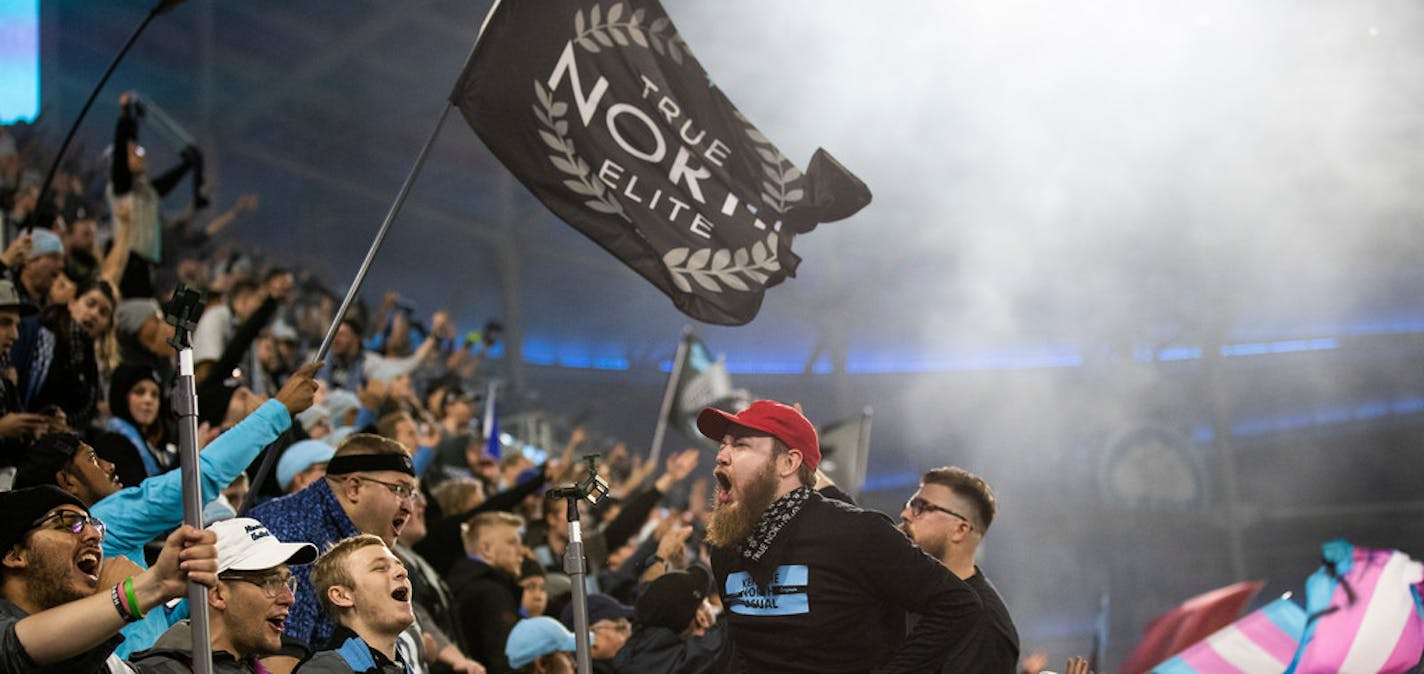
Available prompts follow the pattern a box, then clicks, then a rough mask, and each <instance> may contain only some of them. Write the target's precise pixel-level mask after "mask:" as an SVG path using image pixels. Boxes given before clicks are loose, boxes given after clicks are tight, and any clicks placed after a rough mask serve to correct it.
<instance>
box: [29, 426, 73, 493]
mask: <svg viewBox="0 0 1424 674" xmlns="http://www.w3.org/2000/svg"><path fill="white" fill-rule="evenodd" d="M80 442H81V441H80V440H79V436H77V435H75V434H73V433H50V434H49V435H45V436H43V437H41V438H40V439H39V440H36V441H35V444H34V446H32V447H30V451H28V452H26V453H25V455H24V456H23V457H21V458H20V462H19V465H18V466H16V468H15V488H16V489H23V488H25V487H35V486H38V485H42V484H54V474H55V473H58V472H59V471H61V470H63V469H64V466H65V465H66V464H68V463H69V462H70V461H71V460H73V459H74V455H75V454H76V453H77V452H78V451H79V444H80Z"/></svg>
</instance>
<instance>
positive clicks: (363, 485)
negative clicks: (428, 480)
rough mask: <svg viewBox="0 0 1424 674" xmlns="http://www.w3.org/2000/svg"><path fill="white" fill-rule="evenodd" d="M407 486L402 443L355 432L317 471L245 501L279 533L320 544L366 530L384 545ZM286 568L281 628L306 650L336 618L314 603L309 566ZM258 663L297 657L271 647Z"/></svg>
mask: <svg viewBox="0 0 1424 674" xmlns="http://www.w3.org/2000/svg"><path fill="white" fill-rule="evenodd" d="M415 489H416V481H415V466H414V464H412V463H411V460H410V452H409V451H408V450H407V449H406V447H405V446H404V445H402V444H400V443H399V442H396V441H395V440H391V439H388V438H383V437H381V436H379V435H372V434H369V433H356V434H354V435H351V436H350V437H348V438H346V440H344V441H343V442H342V443H341V446H340V447H337V448H336V452H335V453H334V454H332V457H331V461H330V462H328V463H327V465H326V476H325V478H324V479H320V480H317V481H315V482H313V483H311V484H310V485H307V487H306V488H305V489H303V490H301V491H299V492H297V493H295V494H288V495H287V496H283V497H281V498H277V499H273V500H271V501H268V502H266V503H263V504H262V505H260V506H257V507H256V508H253V509H252V512H251V517H252V518H253V519H255V520H257V521H259V522H261V523H263V524H264V525H266V526H267V528H268V529H270V530H271V532H272V533H273V534H274V535H276V536H277V538H278V539H279V540H285V541H310V542H312V543H315V544H316V545H317V546H318V547H325V546H327V545H330V544H332V543H335V542H337V541H340V540H343V539H347V538H351V537H353V536H358V535H361V534H371V535H375V536H378V537H380V539H381V540H382V541H384V542H385V544H386V546H387V547H390V546H393V545H395V543H396V538H397V537H398V536H399V535H400V533H401V531H402V530H403V529H404V528H405V524H406V522H407V521H408V520H409V519H410V518H411V516H412V513H413V512H414V498H415ZM292 575H293V576H294V577H295V578H296V579H297V591H296V603H295V604H293V605H292V608H291V611H290V612H289V613H288V615H287V620H286V623H285V630H286V634H287V636H289V637H292V638H294V639H296V640H298V641H300V642H302V644H304V645H305V646H307V647H308V648H310V649H312V650H314V651H316V650H321V649H323V648H326V647H327V646H328V645H329V641H330V639H331V635H332V632H333V631H335V629H336V624H335V623H334V622H332V619H331V617H330V616H329V615H327V614H326V613H324V612H322V611H321V608H320V606H319V604H318V602H317V595H316V590H315V589H314V588H313V587H312V581H311V574H310V569H308V568H305V567H297V568H296V569H293V570H292ZM262 664H263V666H265V667H266V668H267V669H268V671H270V672H273V673H274V674H285V673H287V672H291V671H292V668H294V667H295V666H296V664H297V659H296V658H290V657H286V656H282V655H278V656H273V657H268V658H265V659H263V661H262Z"/></svg>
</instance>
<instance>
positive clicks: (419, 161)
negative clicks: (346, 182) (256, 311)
mask: <svg viewBox="0 0 1424 674" xmlns="http://www.w3.org/2000/svg"><path fill="white" fill-rule="evenodd" d="M452 107H454V104H452V103H450V102H449V101H446V102H445V107H444V109H442V110H441V111H440V118H439V119H437V120H435V128H434V129H431V130H430V137H429V138H426V139H425V145H423V146H421V148H420V154H418V155H416V157H415V165H414V166H411V167H410V172H409V173H407V174H406V176H405V182H403V183H401V187H400V191H399V192H397V193H396V198H395V201H393V202H392V203H391V208H390V210H388V211H386V219H385V220H384V221H382V222H381V228H380V229H379V230H377V231H376V238H375V239H374V240H372V241H371V247H370V249H368V250H367V251H366V259H364V260H362V261H361V268H360V269H358V270H356V278H355V279H353V280H352V281H351V287H350V288H348V289H347V290H346V297H345V298H344V299H342V300H341V307H340V308H338V309H337V310H336V315H335V316H334V317H333V318H332V321H331V327H329V328H327V330H326V337H324V338H323V339H322V340H321V347H320V348H318V349H317V351H316V355H315V356H313V357H312V360H311V362H313V363H315V362H317V361H319V360H325V359H326V354H327V352H328V351H330V350H331V342H332V340H333V339H335V338H336V331H337V329H338V328H340V327H341V320H342V319H343V318H345V317H346V311H347V310H348V309H350V308H351V302H352V301H354V300H355V299H356V293H357V292H359V291H360V290H361V284H362V283H364V282H365V281H366V272H367V271H370V269H371V262H372V261H374V260H375V259H376V253H378V252H380V250H381V244H382V243H384V242H385V240H386V233H387V232H389V231H390V229H391V223H392V222H395V219H396V215H397V214H398V213H400V209H401V206H403V205H404V204H405V198H406V197H407V196H408V195H409V194H410V188H411V186H412V185H414V184H415V179H416V178H418V177H419V176H420V169H421V167H423V166H425V159H426V157H428V156H429V155H430V148H431V147H432V146H433V145H435V139H436V137H438V136H439V135H440V128H441V127H443V126H445V118H446V117H448V116H449V115H450V108H452ZM279 453H280V452H277V451H273V450H271V449H269V450H268V451H267V452H266V456H263V457H262V465H261V466H259V467H258V468H257V474H256V475H254V476H253V477H252V486H251V487H249V488H248V490H247V496H246V497H245V498H244V499H243V500H242V507H241V508H239V509H238V511H237V512H238V514H239V515H242V514H244V513H246V512H247V509H248V508H251V507H252V505H253V501H254V499H256V498H257V495H258V493H259V488H260V487H261V486H262V483H263V482H265V481H266V480H267V477H268V475H270V474H271V473H272V467H273V466H274V465H275V464H276V463H277V455H278V454H279Z"/></svg>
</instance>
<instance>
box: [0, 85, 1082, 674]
mask: <svg viewBox="0 0 1424 674" xmlns="http://www.w3.org/2000/svg"><path fill="white" fill-rule="evenodd" d="M143 122H144V115H143V109H142V104H141V103H140V102H139V101H137V100H134V99H132V98H131V97H129V96H127V95H125V96H124V97H122V98H121V99H120V101H119V106H118V110H117V123H116V124H115V132H114V136H113V139H114V144H113V147H112V148H111V150H110V152H109V153H108V156H107V158H106V159H104V160H103V162H102V164H101V166H100V167H99V168H95V169H86V168H85V166H86V165H85V163H84V162H83V161H78V160H76V161H71V162H68V163H66V164H63V165H61V167H60V170H59V171H58V173H57V176H56V179H55V180H54V182H53V186H52V188H51V189H50V191H49V193H48V194H47V195H46V196H45V197H44V199H43V200H41V198H40V197H41V195H40V182H41V179H42V175H43V174H42V171H43V169H44V168H45V167H47V166H48V162H50V161H51V160H52V158H53V157H52V151H53V149H52V148H50V147H47V146H46V145H45V142H44V139H43V137H42V135H41V134H39V133H37V131H36V129H35V128H34V127H29V126H16V127H5V128H0V207H3V218H4V222H3V234H4V245H3V253H0V359H3V363H0V365H3V368H4V371H3V376H0V489H3V491H0V511H3V512H4V513H5V514H4V516H3V517H4V522H3V527H0V529H3V535H4V538H3V540H0V554H3V567H0V626H3V631H0V640H3V642H4V645H3V646H0V672H91V671H133V670H136V671H140V672H189V671H193V663H192V659H193V651H194V647H193V633H192V630H191V626H190V623H189V622H188V621H187V616H188V609H187V605H186V602H184V601H176V600H179V599H181V598H183V597H184V596H186V588H187V586H188V583H189V582H190V581H192V582H198V583H202V584H204V585H206V586H207V587H208V588H209V589H208V593H207V597H208V614H209V620H210V636H211V644H212V649H213V652H214V666H215V671H219V672H287V671H300V672H572V671H574V655H573V651H574V635H573V634H572V632H571V629H573V626H574V624H575V621H574V617H573V606H572V601H571V597H572V594H573V593H572V591H571V590H572V588H571V583H572V581H571V579H570V575H569V574H568V573H567V570H566V569H567V567H566V566H565V560H564V554H565V551H566V550H567V549H568V547H569V544H570V538H571V535H570V522H569V520H568V517H567V511H566V506H565V504H564V502H563V501H558V500H547V499H545V498H544V492H545V488H546V487H548V486H554V485H563V484H567V483H569V482H573V481H576V480H578V479H581V478H582V477H583V476H584V473H583V471H584V468H583V466H582V465H581V464H579V462H578V461H576V460H574V459H575V455H576V453H578V452H579V450H580V448H581V447H583V448H587V446H588V445H589V444H591V443H590V441H589V439H588V438H587V437H586V435H585V433H584V432H583V431H582V430H581V429H578V428H572V429H570V430H569V432H568V433H567V438H566V439H567V441H566V442H565V443H564V446H563V447H562V451H561V453H557V454H558V455H557V456H554V454H555V453H553V452H551V453H550V455H549V456H548V457H541V456H539V455H538V454H537V453H535V454H533V457H534V458H531V454H529V453H526V452H524V451H522V449H521V448H518V447H504V446H501V444H500V443H499V441H498V439H496V441H495V442H493V443H491V442H490V440H489V439H488V438H486V437H484V435H483V433H482V431H481V424H480V423H479V422H480V419H479V417H480V411H481V407H482V399H481V396H480V395H479V394H478V393H476V392H478V391H482V390H484V382H483V381H482V380H481V372H480V365H481V363H482V362H483V360H484V356H485V352H486V350H488V349H489V348H491V347H492V346H494V345H495V344H496V343H497V340H498V334H497V332H498V326H497V325H494V324H491V325H487V326H485V327H484V329H483V330H482V331H481V332H479V333H474V332H466V333H463V334H462V333H461V331H460V330H459V329H458V328H457V326H456V325H455V321H453V320H452V319H451V317H450V316H449V315H448V314H447V313H446V312H444V311H436V312H434V313H432V314H430V315H428V316H420V315H417V314H416V312H415V311H414V310H413V309H412V308H411V307H409V306H406V305H405V304H404V303H403V302H402V300H401V298H400V296H399V295H398V294H396V293H395V292H387V293H385V294H384V295H383V296H382V299H381V301H380V302H379V303H376V304H375V305H373V306H371V307H367V306H365V305H361V304H358V305H357V306H356V307H355V308H354V310H353V311H352V312H350V314H349V315H348V316H346V317H344V318H343V319H342V320H341V321H340V323H339V328H338V330H337V331H336V333H335V336H334V339H333V341H332V345H331V349H330V352H329V354H327V356H326V358H325V360H324V361H323V362H310V363H309V362H308V361H309V360H310V359H311V357H312V355H313V354H314V352H315V351H316V348H317V346H318V345H319V344H320V343H321V340H322V338H323V337H324V335H325V332H326V331H327V329H328V327H329V326H330V325H331V324H332V323H333V321H334V319H335V316H334V314H335V311H336V307H337V305H338V300H337V297H336V295H335V294H334V293H332V292H331V291H330V290H329V288H328V287H327V286H326V285H325V284H324V283H323V281H324V280H323V279H317V278H312V277H310V276H307V275H304V274H301V273H294V272H292V271H291V270H288V269H283V268H281V267H277V266H274V265H271V264H267V263H266V262H265V261H264V260H262V259H260V258H259V257H256V256H255V255H253V254H252V253H250V252H245V251H244V249H243V248H241V247H240V246H238V245H236V243H235V241H234V240H231V239H229V238H228V237H229V235H230V229H231V228H232V227H233V226H234V224H235V223H237V222H239V221H240V220H241V219H242V218H243V217H245V216H246V215H247V214H248V213H250V212H252V211H254V210H256V209H258V208H259V206H260V204H259V200H258V198H257V196H255V195H244V196H242V197H240V198H238V199H237V200H236V201H235V202H234V203H232V204H231V205H230V206H228V207H227V208H226V210H218V212H216V213H210V211H212V210H217V209H214V208H213V206H212V204H211V203H210V201H209V197H208V196H207V195H208V189H207V186H206V185H205V184H204V174H203V155H202V152H201V151H200V150H199V149H198V148H196V147H191V146H190V147H183V148H175V149H176V150H177V153H176V154H177V156H178V157H179V161H178V162H177V164H176V165H175V166H172V167H162V168H164V169H166V170H164V171H162V172H161V173H160V172H158V171H157V169H158V168H160V167H151V166H149V164H148V160H149V156H148V153H147V152H146V151H145V149H144V147H143V145H142V144H141V143H140V132H141V130H142V128H143ZM185 180H187V181H189V182H190V183H191V190H189V191H187V192H184V193H182V194H180V193H179V192H178V191H176V190H177V189H178V187H179V186H180V185H182V184H183V182H184V181H185ZM183 194H186V196H183ZM180 197H181V198H180ZM180 201H181V202H182V203H181V204H180V205H179V206H178V207H176V208H175V207H174V204H175V202H180ZM218 209H221V206H219V207H218ZM179 283H181V284H184V285H186V286H187V287H190V288H195V289H199V290H201V291H203V292H204V293H205V294H206V297H207V298H208V301H207V303H206V306H205V308H204V310H203V312H202V315H201V317H200V319H199V320H198V321H197V324H196V327H195V328H194V329H193V330H192V355H193V360H194V364H195V366H194V372H195V384H196V389H197V395H198V418H199V421H200V425H199V433H198V436H199V437H198V439H197V441H198V444H199V446H200V447H201V450H202V451H201V454H200V457H201V458H200V463H201V467H202V475H203V480H202V485H201V491H202V498H203V502H204V503H205V504H206V505H205V509H204V519H205V524H206V525H207V526H206V528H205V529H203V530H195V529H193V528H190V527H185V526H181V525H182V505H181V504H182V484H181V478H180V476H179V471H177V470H174V469H175V468H176V467H177V465H178V463H179V451H178V445H179V438H178V436H177V425H176V423H175V417H174V414H173V411H172V408H173V403H172V401H171V400H170V393H171V388H172V385H173V382H174V375H175V370H176V369H177V358H176V353H175V350H174V348H173V346H172V345H171V344H170V341H169V340H170V339H171V338H172V337H173V334H174V326H173V325H172V324H171V323H170V322H169V321H168V320H166V317H165V311H164V307H165V303H166V302H167V300H168V298H169V297H170V295H171V294H172V293H173V290H174V288H175V287H176V286H177V285H178V284H179ZM699 428H700V429H701V430H702V431H703V433H704V434H705V435H707V437H708V438H710V439H711V440H712V441H713V442H714V443H716V444H718V445H719V450H718V452H717V459H716V465H715V466H711V467H709V466H708V465H706V464H705V463H703V464H702V465H701V466H699V454H700V453H699V452H698V451H697V450H686V451H684V452H680V453H676V454H674V455H672V456H670V457H668V458H667V459H666V460H665V461H659V462H656V463H655V462H652V461H648V460H646V459H644V458H643V457H642V456H641V455H640V453H639V452H636V451H630V450H629V449H628V448H626V447H624V446H622V445H619V446H617V447H615V448H614V449H613V450H612V451H610V452H608V453H606V454H605V455H604V456H603V457H602V458H601V459H600V461H601V465H600V474H601V475H603V476H605V477H606V478H607V479H608V480H609V482H610V483H611V493H612V495H611V496H610V497H609V498H607V499H605V500H604V501H603V502H602V503H600V504H598V505H596V506H589V505H588V504H586V503H585V504H582V506H581V507H582V508H583V511H582V514H581V522H582V525H583V526H582V531H583V541H584V552H585V556H586V558H587V565H588V573H587V576H586V579H585V584H586V586H587V589H588V593H589V594H588V614H589V615H588V625H589V628H590V631H591V633H592V646H591V657H592V660H593V667H594V671H597V672H619V673H624V672H626V673H638V672H660V673H661V672H689V673H691V672H702V671H708V672H712V671H751V672H769V671H847V672H850V671H871V670H875V671H906V672H924V671H939V670H940V668H941V667H943V668H944V671H955V672H1017V671H1019V670H1020V667H1021V666H1028V667H1029V668H1030V669H1031V670H1032V671H1037V670H1038V669H1041V668H1042V667H1043V664H1044V663H1043V661H1042V658H1041V657H1030V658H1027V659H1025V660H1024V661H1023V662H1022V663H1021V662H1020V651H1019V642H1018V635H1017V632H1016V631H1015V628H1014V625H1013V622H1012V620H1011V618H1010V616H1009V613H1008V611H1007V609H1006V608H1005V607H1004V604H1003V601H1002V600H1001V599H1000V598H999V596H998V593H997V591H996V590H995V589H994V588H993V585H992V584H991V583H990V582H989V581H988V579H987V577H986V576H985V574H984V573H983V571H982V570H980V569H979V568H978V567H977V566H975V564H974V553H975V550H976V548H977V545H978V543H979V541H981V540H982V538H983V536H984V535H985V533H986V532H987V530H988V529H989V527H990V525H991V523H992V520H993V516H994V512H995V510H996V507H997V505H996V502H995V499H994V495H993V490H992V489H991V488H990V487H989V486H988V485H987V484H985V483H984V481H983V480H982V479H980V478H978V477H977V476H974V475H973V474H971V473H968V472H966V471H963V470H961V469H957V468H942V469H934V470H931V471H929V472H927V473H926V474H925V476H924V480H923V482H922V484H921V486H920V489H919V491H917V492H916V493H915V494H914V495H913V496H912V497H910V499H909V501H908V502H907V503H906V505H905V508H904V510H903V511H902V512H900V513H897V516H896V517H894V518H890V517H886V516H884V515H881V514H879V513H874V512H871V511H866V510H861V509H859V508H856V507H854V506H853V505H852V504H850V503H849V501H850V499H849V497H847V496H846V495H845V494H844V493H842V492H840V491H839V490H838V489H837V488H836V487H835V486H834V485H833V484H829V483H828V482H827V481H826V480H825V476H824V474H822V473H820V472H819V471H818V470H816V468H817V464H818V463H819V460H820V452H819V448H818V447H817V444H816V443H817V439H816V435H815V431H814V428H812V427H811V426H810V424H809V422H807V421H806V419H805V417H804V416H803V415H802V414H801V412H800V410H799V408H793V407H788V406H786V405H781V404H778V403H772V402H769V401H759V402H758V403H756V404H754V405H753V406H752V407H749V408H747V409H746V410H744V411H743V412H741V413H739V414H737V415H731V414H726V413H721V412H715V411H712V410H708V411H704V414H703V417H702V418H701V419H699ZM268 453H273V454H275V456H274V459H275V471H274V474H273V477H272V479H269V480H266V481H263V482H262V483H261V484H260V485H253V478H254V477H256V473H257V468H258V466H259V465H260V464H261V462H262V459H263V458H265V457H266V456H267V454H268ZM535 459H539V461H538V462H536V461H535ZM254 486H255V487H256V489H257V493H255V494H252V495H251V496H250V497H249V495H248V492H249V490H250V489H251V488H253V487H254ZM245 501H251V502H252V503H254V504H255V507H252V508H251V509H250V510H246V511H245V512H244V511H243V504H244V502H245ZM808 568H809V569H810V577H811V578H812V579H813V580H812V581H810V582H809V583H808V581H807V573H808V572H807V569H808ZM798 569H799V571H798ZM798 574H799V575H798ZM829 578H834V581H829V580H821V579H829ZM832 585H834V587H832ZM797 597H799V599H797ZM808 598H809V601H808ZM171 600H174V601H171ZM798 601H799V602H800V603H799V604H798V603H797V602H798ZM1068 671H1070V672H1074V674H1082V673H1085V672H1086V671H1087V665H1086V663H1084V662H1082V661H1081V660H1075V661H1071V662H1070V663H1069V665H1068Z"/></svg>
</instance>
